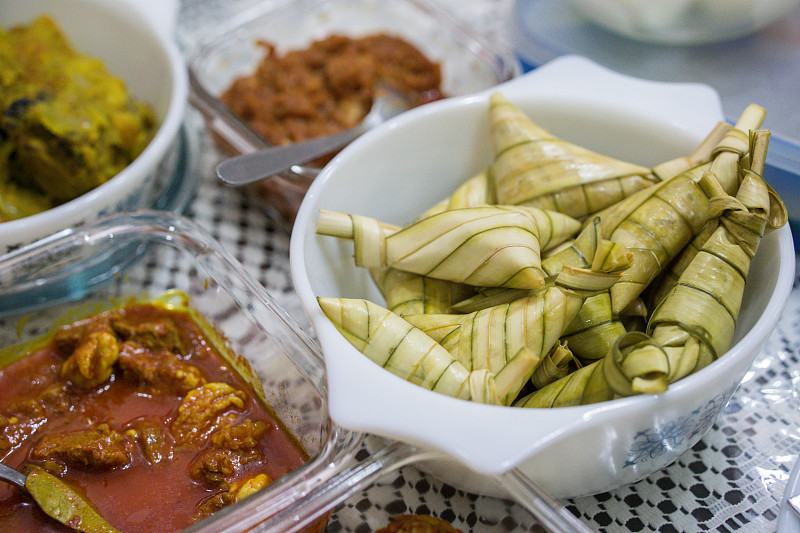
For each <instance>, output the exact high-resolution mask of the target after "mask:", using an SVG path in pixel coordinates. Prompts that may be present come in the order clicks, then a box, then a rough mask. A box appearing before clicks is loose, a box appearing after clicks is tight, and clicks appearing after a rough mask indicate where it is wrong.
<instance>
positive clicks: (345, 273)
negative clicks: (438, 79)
mask: <svg viewBox="0 0 800 533" xmlns="http://www.w3.org/2000/svg"><path fill="white" fill-rule="evenodd" d="M494 91H500V92H502V93H503V94H504V95H505V96H506V97H507V98H509V99H510V100H511V101H512V102H514V103H516V104H517V105H518V106H519V107H521V108H522V109H523V110H524V111H525V112H527V113H528V114H530V116H531V117H533V119H534V120H535V121H536V122H537V123H539V124H541V125H542V126H544V127H545V128H548V129H550V130H551V131H552V132H553V133H554V134H556V135H560V136H562V137H563V138H566V139H569V140H571V141H573V142H576V143H579V144H583V145H585V146H587V147H590V148H593V149H595V150H598V151H602V152H605V153H609V154H611V155H616V156H618V157H621V158H624V159H628V160H632V161H634V162H637V163H641V164H644V165H654V164H657V163H659V162H661V161H664V160H667V159H670V158H672V157H676V156H680V155H685V154H686V153H688V152H689V151H691V150H692V149H693V148H694V147H695V146H696V144H697V143H698V142H700V140H702V138H703V137H705V135H706V134H707V133H708V132H709V131H710V130H711V128H712V127H713V126H714V125H715V124H716V123H717V122H718V121H719V120H721V119H722V117H723V115H722V110H721V106H720V101H719V97H718V96H717V94H716V93H715V92H714V91H713V90H712V89H710V88H708V87H706V86H702V85H694V84H667V83H655V82H649V81H643V80H638V79H633V78H630V77H626V76H623V75H620V74H617V73H614V72H611V71H609V70H607V69H605V68H603V67H600V66H598V65H597V64H594V63H592V62H590V61H588V60H586V59H583V58H580V57H563V58H560V59H557V60H555V61H553V62H551V63H549V64H547V65H545V66H542V67H540V68H538V69H536V70H534V71H532V72H531V73H528V74H526V75H523V76H521V77H519V78H517V79H515V80H512V81H509V82H506V83H503V84H501V85H499V86H498V87H496V88H494V89H491V90H489V91H485V92H482V93H479V94H476V95H472V96H467V97H462V98H452V99H449V100H445V101H442V102H437V103H434V104H430V105H427V106H423V107H422V108H419V109H416V110H412V111H409V112H407V113H405V114H403V115H401V116H400V117H397V118H396V119H393V120H391V121H390V122H388V123H387V124H385V125H383V126H381V127H379V128H376V129H375V130H373V131H371V132H369V133H367V134H365V135H364V136H362V137H361V138H360V139H358V140H356V141H355V142H354V143H353V144H352V145H350V146H349V147H347V148H346V149H345V150H344V151H342V152H341V153H340V154H339V155H338V156H337V157H336V158H335V159H334V160H333V161H332V162H331V163H330V164H329V165H328V166H326V167H325V168H324V169H323V171H322V173H321V174H320V175H319V177H318V178H317V179H316V181H315V182H314V185H313V186H312V187H311V189H310V190H309V191H308V194H307V195H306V197H305V200H304V202H303V204H302V207H301V209H300V212H299V214H298V217H297V221H296V222H295V226H294V232H293V234H292V241H291V252H290V260H291V270H292V275H293V278H294V282H295V287H296V290H297V293H298V295H299V296H300V300H301V302H302V304H303V306H304V309H305V312H306V313H307V315H308V317H309V318H310V320H311V322H312V324H313V326H314V328H315V330H316V333H317V336H318V337H319V340H320V343H321V345H322V349H323V351H324V354H325V361H326V366H327V373H328V387H329V389H328V390H329V400H330V414H331V417H332V419H333V420H334V421H335V422H336V423H338V424H340V425H341V426H344V427H346V428H350V429H353V430H358V431H363V432H368V433H374V434H377V435H380V436H383V437H386V438H390V439H395V440H399V441H405V442H409V443H411V444H414V445H416V446H418V447H422V448H425V449H434V450H438V451H442V452H444V453H445V454H446V455H447V456H448V457H449V459H447V460H443V461H438V462H435V463H431V464H426V465H425V466H424V468H426V469H428V470H430V471H431V472H432V473H433V474H434V475H437V476H438V477H440V478H442V479H443V480H444V481H447V482H449V483H452V484H454V485H456V486H458V487H461V488H464V489H466V490H470V491H472V492H477V493H487V494H494V495H507V493H506V492H505V490H504V489H503V488H502V487H501V485H500V484H499V483H497V482H495V481H494V478H493V476H494V475H496V474H500V473H502V472H505V471H507V470H509V469H510V468H512V467H518V468H519V469H520V470H522V472H523V473H525V474H527V475H528V476H529V477H530V478H531V479H533V480H534V481H536V482H538V483H539V485H541V486H542V487H543V488H544V489H545V490H546V491H547V492H549V493H550V494H551V495H552V496H554V497H557V498H562V497H575V496H580V495H585V494H591V493H597V492H602V491H606V490H610V489H613V488H616V487H619V486H621V485H625V484H628V483H632V482H634V481H637V480H639V479H641V478H643V477H645V476H647V475H649V474H650V473H652V472H654V471H656V470H659V469H661V468H663V467H664V466H666V465H668V464H669V463H671V462H673V461H674V460H675V459H676V458H677V457H678V456H679V455H680V454H682V453H683V452H685V451H686V450H688V449H689V448H690V447H691V446H692V445H694V444H695V442H697V440H699V439H700V437H701V436H702V435H703V434H704V433H705V432H706V431H707V430H708V429H709V428H710V427H711V425H712V424H713V422H714V420H715V419H716V417H717V415H718V414H719V413H720V411H721V410H722V408H723V407H724V406H725V404H726V403H727V401H728V399H729V398H730V396H731V394H733V391H734V390H735V389H736V387H737V385H738V384H739V382H740V381H741V379H742V377H743V375H744V374H745V372H746V371H747V370H748V368H749V367H750V365H751V364H752V362H753V360H754V358H755V357H756V355H757V354H758V352H759V350H760V349H761V347H762V346H763V344H764V343H765V341H766V339H767V337H768V336H769V334H770V332H771V331H772V330H773V328H774V327H775V324H776V323H777V321H778V318H779V316H780V313H781V310H782V309H783V307H784V305H785V303H786V299H787V297H788V294H789V292H790V290H791V286H792V280H793V277H794V250H793V247H792V240H791V234H790V231H789V229H788V228H783V229H781V230H779V231H777V232H774V233H772V234H770V235H767V236H766V237H765V238H764V240H763V242H762V244H761V247H760V249H759V252H758V254H757V256H756V258H755V260H754V262H753V265H752V269H751V271H750V276H749V279H748V282H747V289H746V294H745V297H744V303H743V307H742V312H741V316H740V319H739V324H738V327H737V332H736V341H735V342H736V344H735V345H734V346H733V347H732V348H731V349H730V350H729V352H728V353H726V354H725V355H724V356H722V357H721V358H720V359H719V360H717V361H716V362H715V363H713V364H712V365H710V366H709V367H707V368H705V369H703V370H701V371H699V372H697V373H696V374H694V375H691V376H689V377H687V378H685V379H683V380H681V381H680V382H677V383H675V384H673V385H672V386H671V387H670V389H669V390H668V391H667V392H665V393H663V394H659V395H654V396H638V397H631V398H626V399H621V400H614V401H610V402H605V403H600V404H595V405H587V406H580V407H567V408H559V409H518V408H510V407H498V406H491V405H482V404H476V403H471V402H467V401H462V400H456V399H453V398H449V397H446V396H444V395H440V394H437V393H433V392H431V391H428V390H425V389H423V388H421V387H418V386H416V385H413V384H411V383H408V382H406V381H404V380H402V379H400V378H398V377H396V376H394V375H393V374H391V373H389V372H387V371H386V370H384V369H382V368H380V367H379V366H378V365H376V364H375V363H373V362H371V361H370V360H369V359H367V358H366V357H364V356H363V355H362V354H361V353H360V352H358V351H357V350H356V349H355V348H354V347H353V346H352V345H350V344H349V343H348V341H347V340H345V338H344V337H343V336H342V335H340V334H339V332H338V331H337V330H336V328H335V327H334V326H333V324H332V323H331V322H330V321H329V320H328V319H327V317H326V316H325V315H324V314H323V313H322V311H321V310H320V308H319V306H318V305H317V300H316V298H317V297H318V296H321V297H349V298H368V299H371V300H373V301H375V302H383V299H382V297H381V295H380V293H379V292H378V291H377V290H376V288H375V287H374V285H373V283H372V281H371V280H370V277H369V274H368V273H367V272H366V271H365V270H363V269H358V268H356V267H355V266H354V265H353V259H352V254H353V250H352V245H351V244H350V243H347V242H341V241H339V240H337V239H334V238H331V237H323V236H318V235H316V233H315V227H316V220H317V215H318V212H319V209H320V208H325V209H332V210H337V211H344V212H348V213H356V214H360V215H366V216H372V217H376V218H378V219H380V220H384V221H386V222H390V223H394V224H403V223H407V222H408V221H410V220H412V218H413V217H414V216H416V215H417V214H418V213H419V212H421V211H422V210H424V209H425V208H427V207H429V206H431V205H433V204H434V203H435V202H436V201H438V200H440V199H441V198H444V197H446V196H448V195H449V194H450V192H451V191H453V190H454V189H455V188H456V186H458V185H459V184H460V183H461V182H462V181H463V180H464V179H466V178H467V177H470V176H472V175H474V174H475V173H476V172H478V171H479V170H482V169H483V168H485V166H486V165H487V164H488V162H489V161H490V146H489V139H488V119H487V107H488V98H489V95H490V94H491V93H492V92H494Z"/></svg>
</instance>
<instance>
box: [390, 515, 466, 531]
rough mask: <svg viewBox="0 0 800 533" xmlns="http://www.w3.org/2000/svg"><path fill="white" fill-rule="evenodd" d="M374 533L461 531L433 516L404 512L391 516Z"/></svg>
mask: <svg viewBox="0 0 800 533" xmlns="http://www.w3.org/2000/svg"><path fill="white" fill-rule="evenodd" d="M376 533H461V530H459V529H456V528H454V527H453V526H452V525H450V523H449V522H446V521H445V520H442V519H441V518H436V517H435V516H430V515H420V514H404V515H400V516H393V517H391V518H390V519H389V524H387V525H386V526H385V527H383V528H381V529H379V530H378V531H377V532H376Z"/></svg>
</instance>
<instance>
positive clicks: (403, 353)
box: [317, 93, 787, 407]
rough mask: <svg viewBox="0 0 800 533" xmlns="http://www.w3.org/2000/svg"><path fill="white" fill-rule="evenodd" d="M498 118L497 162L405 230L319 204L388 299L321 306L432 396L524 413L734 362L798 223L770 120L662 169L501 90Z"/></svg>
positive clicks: (755, 109)
mask: <svg viewBox="0 0 800 533" xmlns="http://www.w3.org/2000/svg"><path fill="white" fill-rule="evenodd" d="M487 113H488V116H489V125H490V131H489V132H488V135H489V138H490V139H491V142H492V153H493V157H492V159H491V160H490V161H487V162H486V167H485V169H484V170H483V171H481V172H479V173H477V174H475V175H472V176H466V177H465V181H464V182H463V184H462V185H461V186H460V187H458V188H457V189H456V190H455V191H454V192H453V194H452V195H451V196H450V197H448V198H445V199H443V200H441V201H440V202H438V203H437V204H436V205H434V206H433V207H426V206H420V211H419V215H418V216H417V217H416V218H415V219H413V220H411V221H409V222H408V223H407V224H406V225H404V226H396V225H392V224H387V223H385V222H382V221H380V220H376V219H373V218H369V217H365V216H362V215H360V214H357V213H338V212H331V211H326V210H321V211H320V214H319V220H318V224H317V233H318V234H320V235H327V236H331V237H336V238H339V239H346V240H349V241H352V245H353V251H354V259H355V260H354V265H355V266H356V267H362V268H368V269H369V271H370V274H371V277H372V279H373V280H374V281H375V283H376V286H377V288H378V289H379V291H380V293H381V294H382V295H383V296H384V299H385V302H384V303H385V305H380V304H378V303H375V302H369V301H367V300H363V299H340V298H325V297H321V298H318V301H319V304H320V306H321V307H322V309H323V311H324V313H325V314H326V316H327V317H328V318H329V319H330V320H331V321H332V322H333V324H334V325H335V326H336V327H337V329H338V330H339V331H340V332H341V333H342V334H343V335H344V336H345V337H346V338H347V339H348V341H350V343H351V344H353V345H354V346H355V347H356V348H357V349H358V350H359V351H361V352H362V353H364V354H365V355H366V356H368V357H369V358H370V359H371V360H372V361H374V362H375V363H376V364H379V365H380V366H382V367H384V368H386V369H387V370H389V371H390V372H392V373H394V374H395V375H397V376H399V377H401V378H403V379H406V380H408V381H410V382H412V383H415V384H417V385H420V386H423V387H426V388H428V389H431V390H434V391H436V392H441V393H444V394H448V395H451V396H454V397H457V398H461V399H467V400H472V401H477V402H483V403H492V404H497V405H506V406H516V407H558V406H566V405H576V404H583V403H594V402H598V401H605V400H610V399H613V398H618V397H623V396H630V395H633V394H647V393H658V392H663V391H664V390H666V388H667V387H668V385H669V383H672V382H674V381H676V380H677V379H680V378H682V377H685V376H686V375H689V374H690V373H692V372H694V371H696V370H699V369H700V368H702V367H704V366H707V365H708V364H709V363H710V362H712V361H713V360H714V359H716V358H717V357H720V356H722V355H723V354H724V352H725V351H727V350H728V348H729V347H730V344H731V342H732V338H733V337H732V335H733V328H734V327H735V322H736V317H737V316H738V309H739V307H740V305H741V298H742V291H743V287H744V282H745V280H746V275H747V270H748V266H749V260H750V259H752V257H753V256H754V255H755V253H756V250H757V248H758V242H759V240H760V238H761V237H762V236H763V235H764V233H765V232H768V231H772V230H774V229H777V228H779V227H781V226H782V225H783V224H785V222H786V220H787V215H786V209H785V206H784V205H783V202H782V201H781V200H780V198H779V197H778V196H777V195H776V194H775V193H774V191H772V189H771V188H770V187H769V186H768V185H767V184H766V183H765V182H764V180H763V178H762V173H763V168H764V160H765V157H766V150H767V144H768V138H769V132H767V131H761V130H759V128H760V127H761V123H762V122H763V119H764V116H765V111H764V110H763V109H762V108H760V107H759V106H756V105H751V106H748V108H746V109H745V110H744V112H743V113H742V115H741V116H740V119H739V120H738V121H737V123H736V124H735V125H733V126H730V125H726V124H720V125H718V126H717V127H716V128H714V129H713V130H712V131H711V132H709V134H708V136H707V137H706V139H705V140H704V141H703V142H702V143H701V144H700V145H699V146H698V147H697V148H696V149H695V150H694V151H693V152H692V153H690V154H686V155H685V156H684V157H680V158H677V159H673V160H670V161H665V162H664V163H662V164H660V165H656V166H655V167H653V168H647V167H643V166H640V165H636V164H634V163H628V162H625V161H620V160H617V159H615V158H613V157H610V156H607V155H603V154H599V153H596V152H593V151H590V150H588V149H586V148H583V147H581V146H578V145H576V144H573V143H571V142H569V141H568V140H565V139H560V138H558V137H556V136H554V135H552V134H550V133H549V132H547V131H546V130H544V129H543V128H541V127H539V126H538V125H536V124H535V123H534V122H533V121H532V120H531V119H530V118H528V117H527V116H525V114H524V113H523V112H522V111H521V110H520V109H518V108H517V107H516V106H515V105H514V104H513V103H511V102H510V101H508V100H507V99H505V98H504V97H503V96H502V95H501V94H499V93H498V94H495V95H493V96H492V97H491V98H490V101H489V106H488V110H487ZM578 198H579V200H577V199H578ZM709 258H716V260H711V259H709ZM732 279H735V282H732V281H730V280H732ZM703 294H704V295H706V298H707V299H709V298H708V295H709V294H710V295H711V296H710V300H711V301H712V302H718V303H717V306H718V307H714V304H713V303H709V302H706V303H703V302H702V301H700V300H702V298H703V296H700V295H703ZM715 294H717V295H719V296H718V297H715V296H714V295H715ZM687 298H688V299H689V300H690V301H695V300H697V299H698V298H699V299H700V300H698V302H699V303H698V304H697V305H691V306H690V305H685V303H674V302H685V301H686V299H687ZM720 302H721V303H720ZM648 304H649V305H648ZM656 304H657V305H656ZM719 306H722V307H721V308H720V307H719ZM720 309H722V310H724V313H722V312H721V311H720ZM721 314H724V316H725V318H724V322H725V323H724V324H723V323H722V322H719V320H718V319H717V318H716V317H717V316H718V315H721ZM720 320H723V319H720ZM675 324H679V325H680V326H676V325H675ZM692 324H694V326H692ZM683 325H686V326H685V327H682V326H683ZM706 326H707V327H706ZM639 329H642V331H639Z"/></svg>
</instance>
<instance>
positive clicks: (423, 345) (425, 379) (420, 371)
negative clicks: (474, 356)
mask: <svg viewBox="0 0 800 533" xmlns="http://www.w3.org/2000/svg"><path fill="white" fill-rule="evenodd" d="M318 301H319V304H320V307H321V308H322V310H323V312H324V313H325V315H326V316H327V317H328V318H329V319H330V320H331V322H333V324H334V325H335V326H336V328H337V329H338V330H339V331H340V332H341V333H342V335H344V337H345V338H346V339H347V340H348V341H349V342H350V343H351V344H353V346H355V347H356V349H358V350H359V351H360V352H361V353H363V354H364V355H366V356H367V357H368V358H369V359H370V360H372V361H373V362H375V363H376V364H378V365H380V366H381V367H383V368H385V369H386V370H388V371H389V372H391V373H393V374H395V375H396V376H398V377H400V378H402V379H405V380H406V381H409V382H411V383H414V384H416V385H419V386H421V387H423V388H426V389H429V390H432V391H434V392H439V393H441V394H445V395H447V396H452V397H454V398H461V399H465V400H473V401H480V402H481V403H492V404H498V405H499V404H502V399H503V398H505V397H508V396H512V397H515V396H516V395H517V394H518V392H519V389H521V387H522V383H523V382H524V380H525V379H526V377H527V376H530V375H531V373H533V369H534V367H535V365H536V364H538V359H537V358H534V357H532V355H531V353H530V351H528V350H522V351H520V353H519V354H517V356H516V357H514V358H512V359H510V360H509V361H508V363H507V364H506V365H504V366H503V367H502V368H498V369H497V372H491V371H489V370H488V369H486V368H482V369H475V370H469V369H467V368H465V367H464V366H463V365H462V364H461V363H459V362H458V361H456V360H455V359H454V358H453V357H452V356H451V355H450V354H449V353H448V352H447V350H445V349H444V348H442V347H441V346H440V345H439V344H437V343H436V342H435V341H434V340H433V339H431V338H430V337H428V336H427V335H425V333H423V332H422V331H420V330H419V329H417V328H416V327H414V326H413V325H411V324H410V323H409V322H407V321H405V320H404V319H403V318H402V317H400V316H398V315H396V314H394V313H392V312H391V311H389V310H387V309H384V308H383V307H381V306H379V305H377V304H375V303H372V302H370V301H368V300H360V299H344V298H319V299H318Z"/></svg>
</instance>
